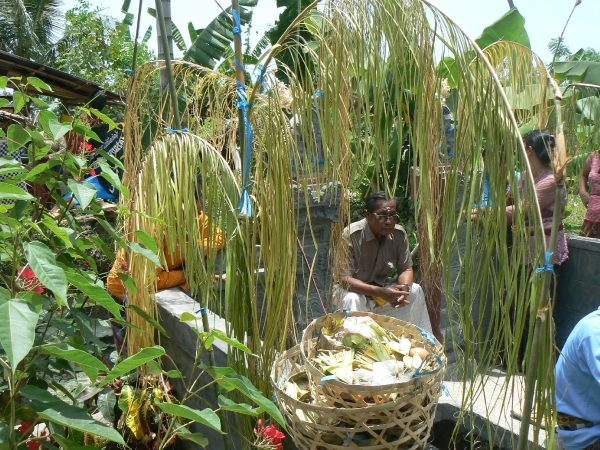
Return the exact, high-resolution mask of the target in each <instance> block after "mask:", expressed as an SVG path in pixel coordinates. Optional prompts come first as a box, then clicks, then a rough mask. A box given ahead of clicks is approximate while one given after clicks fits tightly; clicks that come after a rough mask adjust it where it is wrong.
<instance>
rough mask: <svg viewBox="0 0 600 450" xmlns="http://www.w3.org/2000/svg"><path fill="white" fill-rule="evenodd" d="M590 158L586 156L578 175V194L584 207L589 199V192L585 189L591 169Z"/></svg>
mask: <svg viewBox="0 0 600 450" xmlns="http://www.w3.org/2000/svg"><path fill="white" fill-rule="evenodd" d="M590 158H591V156H590ZM590 158H588V159H587V161H586V162H585V165H584V166H583V170H582V171H581V175H580V176H579V196H580V197H581V201H582V202H583V204H584V205H585V207H586V208H587V205H588V202H589V201H590V193H589V192H588V190H587V185H588V181H589V177H590V170H591V169H592V164H591V161H590Z"/></svg>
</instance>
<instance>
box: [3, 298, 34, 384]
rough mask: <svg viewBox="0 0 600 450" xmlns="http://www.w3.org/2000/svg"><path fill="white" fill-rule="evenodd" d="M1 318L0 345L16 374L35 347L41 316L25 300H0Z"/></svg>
mask: <svg viewBox="0 0 600 450" xmlns="http://www.w3.org/2000/svg"><path fill="white" fill-rule="evenodd" d="M0 317H2V319H1V320H0V344H2V348H3V349H4V351H5V352H6V356H7V358H8V361H9V362H10V365H11V368H12V370H13V373H14V371H15V370H16V369H17V365H18V364H19V363H20V362H21V361H22V360H23V358H25V356H27V353H29V350H31V347H32V346H33V342H34V339H35V327H36V325H37V322H38V317H39V316H38V313H37V312H36V311H35V309H34V308H33V306H32V305H30V304H29V303H28V302H27V301H25V300H23V299H20V298H13V299H6V298H0Z"/></svg>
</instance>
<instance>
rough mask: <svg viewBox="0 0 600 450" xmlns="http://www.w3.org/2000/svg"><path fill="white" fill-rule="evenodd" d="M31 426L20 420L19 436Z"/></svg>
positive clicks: (29, 421) (26, 421) (29, 423)
mask: <svg viewBox="0 0 600 450" xmlns="http://www.w3.org/2000/svg"><path fill="white" fill-rule="evenodd" d="M30 270H31V269H30ZM32 424H33V421H31V420H21V423H20V424H19V426H18V427H17V430H19V431H20V432H21V434H22V433H25V432H26V431H27V430H29V427H31V425H32Z"/></svg>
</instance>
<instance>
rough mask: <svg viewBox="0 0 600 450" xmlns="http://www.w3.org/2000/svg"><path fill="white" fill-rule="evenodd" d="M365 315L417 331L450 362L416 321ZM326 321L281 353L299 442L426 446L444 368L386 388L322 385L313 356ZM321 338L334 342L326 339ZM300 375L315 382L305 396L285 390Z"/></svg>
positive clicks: (315, 447) (333, 448) (281, 380)
mask: <svg viewBox="0 0 600 450" xmlns="http://www.w3.org/2000/svg"><path fill="white" fill-rule="evenodd" d="M360 315H370V316H371V317H373V319H375V320H376V321H377V322H378V323H379V324H380V325H381V326H382V327H384V328H388V329H392V330H393V331H394V333H398V332H405V333H408V334H411V335H412V336H413V341H414V342H415V343H416V344H418V345H419V346H423V347H425V348H426V349H427V350H428V351H430V352H433V353H435V354H437V355H439V356H440V357H441V359H442V361H443V364H444V365H445V357H444V355H443V351H442V346H441V345H440V344H439V343H437V341H436V342H435V345H430V344H429V343H428V342H426V340H425V339H424V338H422V337H421V335H420V332H419V330H418V329H417V328H416V327H415V326H414V325H411V324H408V323H406V322H402V321H399V320H397V319H393V318H387V317H384V318H383V319H380V318H381V317H383V316H377V315H373V314H370V313H364V314H360ZM340 317H342V316H340ZM388 319H389V320H388ZM322 321H323V318H320V319H317V320H315V321H313V322H312V323H311V324H310V325H309V327H307V329H306V331H305V333H304V336H303V340H302V343H301V344H300V345H296V346H295V347H293V348H292V349H290V350H288V351H286V352H284V353H283V354H281V355H280V357H279V358H278V359H277V360H276V361H275V363H274V365H273V369H272V371H271V383H272V384H273V388H274V390H275V393H276V397H277V404H278V406H279V409H280V410H281V412H282V414H283V415H284V417H285V418H286V421H287V424H288V431H289V433H290V435H291V437H292V439H293V441H294V443H295V444H296V446H297V447H298V448H300V449H303V450H337V449H348V448H361V449H365V448H367V449H371V450H398V449H399V450H417V449H420V448H424V447H425V445H426V443H427V440H428V438H429V434H430V431H431V427H432V426H433V419H434V416H435V411H436V408H437V402H438V399H439V396H440V392H441V383H442V381H443V376H444V370H443V368H441V370H439V371H437V372H436V373H435V374H431V375H425V376H424V377H422V378H419V379H412V380H409V381H406V382H403V383H396V384H393V385H386V386H361V385H348V384H345V383H342V382H339V381H328V382H326V383H324V384H323V385H320V384H319V382H320V380H321V378H322V377H323V374H322V373H321V372H320V371H319V370H318V369H317V368H316V367H314V365H312V364H309V363H308V360H309V358H310V357H311V356H310V355H311V352H312V354H313V356H314V354H315V353H316V350H317V348H318V345H319V344H318V342H319V339H321V338H322V337H320V336H319V332H318V330H320V329H322ZM321 342H323V343H324V345H325V346H328V344H327V343H326V341H325V340H322V341H321ZM329 344H331V342H329ZM329 348H331V347H329ZM299 376H306V377H307V378H308V381H309V383H308V385H309V389H310V394H309V395H306V396H304V397H303V398H302V399H296V398H292V397H290V396H289V395H287V394H286V393H285V392H284V386H285V382H286V380H289V379H290V378H292V377H293V378H295V379H296V378H298V377H299Z"/></svg>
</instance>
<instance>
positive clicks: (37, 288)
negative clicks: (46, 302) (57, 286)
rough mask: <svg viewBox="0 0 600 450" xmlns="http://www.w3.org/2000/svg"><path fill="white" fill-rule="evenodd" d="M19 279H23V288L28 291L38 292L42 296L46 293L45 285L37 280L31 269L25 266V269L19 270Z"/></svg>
mask: <svg viewBox="0 0 600 450" xmlns="http://www.w3.org/2000/svg"><path fill="white" fill-rule="evenodd" d="M18 276H19V278H23V280H25V281H24V283H23V287H24V288H25V289H27V290H28V291H33V292H37V293H38V294H41V293H43V292H44V285H43V284H42V283H40V280H38V279H37V277H36V276H35V273H34V272H33V270H31V267H29V266H25V268H19V274H18Z"/></svg>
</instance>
